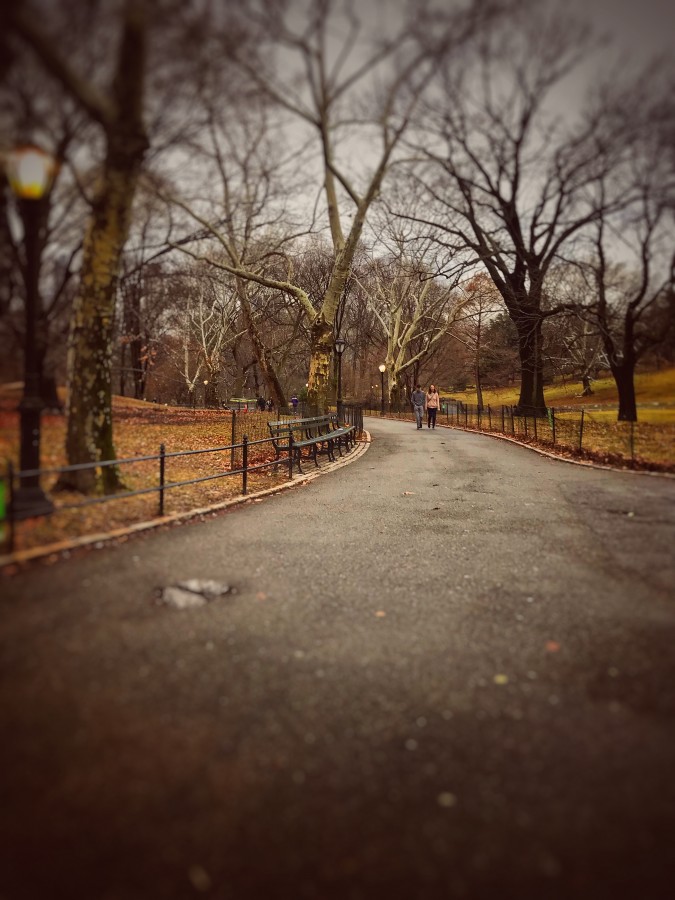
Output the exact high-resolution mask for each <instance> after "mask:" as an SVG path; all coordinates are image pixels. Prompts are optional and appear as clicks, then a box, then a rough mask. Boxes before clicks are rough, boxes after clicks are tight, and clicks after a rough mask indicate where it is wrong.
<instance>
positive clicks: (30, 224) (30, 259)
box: [7, 145, 56, 519]
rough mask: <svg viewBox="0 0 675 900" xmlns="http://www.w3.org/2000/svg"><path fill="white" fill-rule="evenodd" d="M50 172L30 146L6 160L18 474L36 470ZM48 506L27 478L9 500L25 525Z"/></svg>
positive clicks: (50, 162)
mask: <svg viewBox="0 0 675 900" xmlns="http://www.w3.org/2000/svg"><path fill="white" fill-rule="evenodd" d="M55 172H56V161H55V160H54V159H53V158H52V157H51V156H50V155H49V154H48V153H45V152H44V150H41V149H40V148H39V147H33V146H30V145H26V146H22V147H17V148H16V149H14V150H13V151H11V152H10V153H9V154H8V155H7V177H8V180H9V183H10V186H11V188H12V190H13V192H14V194H15V195H16V197H17V201H18V207H19V212H20V214H21V221H22V223H23V243H24V254H25V287H26V305H25V338H24V380H23V397H22V399H21V402H20V404H19V421H20V453H19V466H20V469H21V471H22V472H26V471H32V472H35V471H36V470H37V469H39V468H40V414H41V412H42V406H43V404H42V398H41V396H40V372H39V367H38V354H37V340H36V337H37V319H38V313H39V278H40V230H41V227H42V220H43V216H44V211H45V210H44V201H45V199H46V198H47V196H48V194H49V191H50V190H51V186H52V183H53V180H54V175H55ZM53 508H54V506H53V504H52V502H51V501H50V500H49V499H48V498H47V497H46V496H45V494H44V492H43V490H42V488H41V487H40V476H39V475H37V474H34V475H28V476H25V477H23V478H21V479H20V482H19V484H18V486H17V488H16V490H15V491H14V493H13V496H12V515H13V517H14V518H15V519H29V518H31V517H32V516H43V515H46V514H47V513H50V512H51V511H52V510H53Z"/></svg>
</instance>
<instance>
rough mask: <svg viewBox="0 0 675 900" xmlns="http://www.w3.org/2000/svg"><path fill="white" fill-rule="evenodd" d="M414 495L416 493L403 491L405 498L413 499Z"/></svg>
mask: <svg viewBox="0 0 675 900" xmlns="http://www.w3.org/2000/svg"><path fill="white" fill-rule="evenodd" d="M414 493H415V491H403V496H404V497H412V495H413V494H414Z"/></svg>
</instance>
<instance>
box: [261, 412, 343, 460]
mask: <svg viewBox="0 0 675 900" xmlns="http://www.w3.org/2000/svg"><path fill="white" fill-rule="evenodd" d="M267 427H268V429H269V432H270V437H271V439H272V445H273V446H274V452H275V453H276V457H277V459H279V457H280V456H281V454H282V453H288V452H289V450H290V451H291V456H292V461H291V470H292V468H293V464H294V463H296V464H297V466H298V472H300V474H303V472H302V465H301V461H302V452H303V450H306V451H307V454H308V457H311V458H312V459H313V460H314V465H315V466H316V467H317V468H318V466H319V462H318V459H317V456H318V454H319V453H326V455H327V456H328V458H329V459H330V460H331V462H334V461H335V449H336V448H337V451H338V453H339V455H340V456H342V448H343V447H344V448H345V450H346V451H349V450H350V449H351V448H352V447H353V446H354V444H355V443H356V434H355V428H354V426H353V425H340V424H339V422H338V418H337V416H336V415H334V414H333V415H330V414H329V415H325V416H312V417H310V418H306V419H287V420H286V421H285V422H268V423H267ZM291 448H292V450H291Z"/></svg>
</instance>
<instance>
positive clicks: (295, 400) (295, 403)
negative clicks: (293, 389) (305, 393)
mask: <svg viewBox="0 0 675 900" xmlns="http://www.w3.org/2000/svg"><path fill="white" fill-rule="evenodd" d="M291 406H292V407H293V412H295V411H296V410H297V408H298V397H297V394H293V396H292V397H291Z"/></svg>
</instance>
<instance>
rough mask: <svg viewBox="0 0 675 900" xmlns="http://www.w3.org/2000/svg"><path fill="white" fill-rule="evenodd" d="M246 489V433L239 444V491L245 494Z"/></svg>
mask: <svg viewBox="0 0 675 900" xmlns="http://www.w3.org/2000/svg"><path fill="white" fill-rule="evenodd" d="M247 489H248V435H247V434H245V435H244V440H243V441H242V444H241V492H242V494H245V493H246V491H247Z"/></svg>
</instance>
